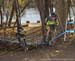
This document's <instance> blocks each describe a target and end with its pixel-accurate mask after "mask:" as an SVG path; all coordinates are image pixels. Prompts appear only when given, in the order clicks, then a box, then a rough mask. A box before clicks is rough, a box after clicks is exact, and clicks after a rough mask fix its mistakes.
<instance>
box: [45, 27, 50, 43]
mask: <svg viewBox="0 0 75 61" xmlns="http://www.w3.org/2000/svg"><path fill="white" fill-rule="evenodd" d="M49 33H50V26H48V27H47V33H46V42H48V39H49Z"/></svg>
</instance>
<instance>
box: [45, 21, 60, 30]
mask: <svg viewBox="0 0 75 61" xmlns="http://www.w3.org/2000/svg"><path fill="white" fill-rule="evenodd" d="M51 25H59V22H58V21H50V20H49V21H47V23H46V29H47V28H48V26H51Z"/></svg>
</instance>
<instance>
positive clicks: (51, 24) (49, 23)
mask: <svg viewBox="0 0 75 61" xmlns="http://www.w3.org/2000/svg"><path fill="white" fill-rule="evenodd" d="M56 25H59V22H58V20H57V16H56V14H55V13H52V14H51V16H48V17H47V19H46V29H47V34H46V41H47V39H48V36H49V33H50V32H51V31H53V29H55V26H56Z"/></svg>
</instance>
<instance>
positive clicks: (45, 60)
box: [0, 29, 75, 61]
mask: <svg viewBox="0 0 75 61" xmlns="http://www.w3.org/2000/svg"><path fill="white" fill-rule="evenodd" d="M35 30H36V31H35V32H33V33H34V34H33V33H32V31H29V32H30V34H29V36H27V40H28V41H32V40H34V41H35V40H38V41H39V40H41V38H40V34H41V33H40V31H39V30H38V29H35ZM29 32H28V33H29ZM33 36H34V37H35V38H34V37H33ZM37 36H38V37H37ZM73 41H74V40H73ZM4 45H5V44H4ZM12 46H13V45H12ZM12 46H10V47H9V48H7V47H8V46H6V47H5V48H7V49H5V48H3V50H1V49H0V61H75V42H72V43H63V42H62V43H57V44H56V45H55V46H38V47H37V48H32V49H30V50H28V51H27V52H24V51H23V50H16V49H15V50H9V49H10V48H14V47H15V46H13V47H12Z"/></svg>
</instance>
